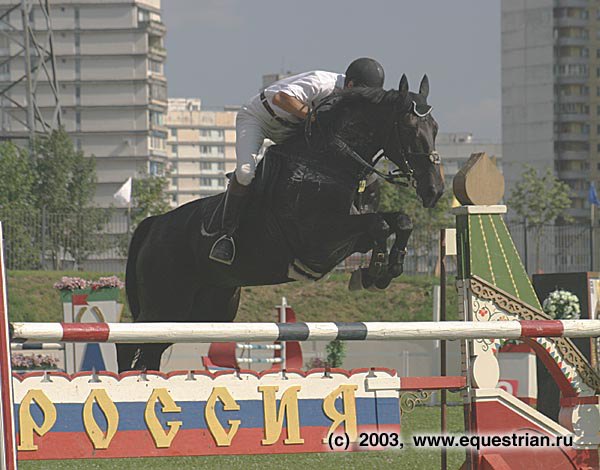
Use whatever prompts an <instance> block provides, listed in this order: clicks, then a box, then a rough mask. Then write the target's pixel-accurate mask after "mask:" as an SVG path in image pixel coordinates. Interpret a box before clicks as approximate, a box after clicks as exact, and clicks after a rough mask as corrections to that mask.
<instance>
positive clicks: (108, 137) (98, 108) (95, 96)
mask: <svg viewBox="0 0 600 470" xmlns="http://www.w3.org/2000/svg"><path fill="white" fill-rule="evenodd" d="M16 3H20V1H17V0H0V11H6V10H7V9H9V8H10V6H12V5H14V4H16ZM160 8H161V3H160V0H110V1H104V0H52V1H51V2H50V17H51V22H52V29H53V35H54V52H55V56H56V75H57V78H58V83H59V94H60V101H61V105H62V112H63V124H64V127H65V128H66V130H67V131H68V132H69V134H70V135H71V136H72V138H73V140H74V142H75V145H76V146H77V148H79V149H82V150H83V151H84V152H85V153H86V155H94V156H95V157H96V173H97V177H98V185H97V189H96V196H95V202H96V204H98V205H100V206H108V205H110V204H113V203H114V199H113V194H114V193H115V191H117V190H118V188H119V187H120V186H121V185H122V184H123V182H124V181H125V180H126V179H127V178H128V177H130V176H135V175H139V174H144V173H148V174H160V173H162V172H163V171H164V167H165V164H166V161H167V148H166V142H167V128H166V126H165V114H166V108H167V81H166V78H165V75H164V62H165V59H166V51H165V47H164V42H163V41H164V36H165V33H166V28H165V26H164V25H163V23H162V20H161V9H160ZM41 13H42V12H41V11H40V10H39V8H37V7H34V8H33V10H32V13H31V15H30V22H32V23H33V25H34V28H45V27H46V26H45V22H44V21H42V15H41ZM8 21H9V23H10V25H11V26H13V27H14V28H16V30H17V31H15V32H10V30H9V29H7V28H6V27H5V28H4V29H5V32H8V34H11V35H15V36H18V35H19V34H20V33H19V31H20V30H21V29H22V20H21V14H20V11H19V10H18V9H17V10H16V11H14V12H12V13H11V15H10V16H9V18H8ZM16 47H17V46H16V44H14V43H13V42H12V41H8V39H6V37H3V36H2V35H0V63H2V62H4V61H5V60H6V59H7V58H8V57H10V56H11V55H12V54H14V53H15V51H16V50H17V49H16ZM23 63H24V61H11V62H10V67H4V68H2V69H1V70H0V87H4V86H7V85H8V84H10V82H12V81H15V80H16V78H17V77H20V76H22V75H23V73H24V65H23ZM24 86H25V85H24V83H20V84H17V85H16V86H14V87H13V88H12V89H11V92H10V93H11V95H12V98H14V99H15V100H18V101H19V102H24V90H25V88H24ZM37 103H38V105H39V106H41V108H42V113H44V112H48V111H46V110H45V109H44V107H45V106H49V105H50V104H51V100H50V95H49V89H47V88H46V89H44V88H43V87H40V89H38V90H37ZM49 109H50V108H48V110H49ZM23 117H24V116H19V114H18V112H17V111H16V110H15V109H11V103H10V101H7V100H4V101H2V102H1V103H0V126H2V128H1V129H0V132H2V131H6V132H19V131H21V130H24V129H23V127H22V126H21V124H20V123H19V119H18V118H23Z"/></svg>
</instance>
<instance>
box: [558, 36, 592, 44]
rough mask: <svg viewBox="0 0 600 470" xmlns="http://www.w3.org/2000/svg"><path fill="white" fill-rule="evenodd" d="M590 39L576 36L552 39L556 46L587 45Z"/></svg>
mask: <svg viewBox="0 0 600 470" xmlns="http://www.w3.org/2000/svg"><path fill="white" fill-rule="evenodd" d="M589 42H590V40H589V39H588V38H576V37H558V38H556V39H555V41H554V45H556V46H587V45H588V44H589Z"/></svg>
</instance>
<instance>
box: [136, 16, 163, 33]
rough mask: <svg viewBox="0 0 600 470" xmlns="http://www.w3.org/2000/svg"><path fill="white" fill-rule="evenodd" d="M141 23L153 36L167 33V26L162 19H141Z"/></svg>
mask: <svg viewBox="0 0 600 470" xmlns="http://www.w3.org/2000/svg"><path fill="white" fill-rule="evenodd" d="M139 25H140V27H141V28H143V29H145V30H146V31H147V32H148V34H151V35H153V36H164V35H165V34H166V33H167V27H166V26H165V25H164V24H163V23H162V22H160V21H156V20H152V19H149V20H147V21H140V22H139Z"/></svg>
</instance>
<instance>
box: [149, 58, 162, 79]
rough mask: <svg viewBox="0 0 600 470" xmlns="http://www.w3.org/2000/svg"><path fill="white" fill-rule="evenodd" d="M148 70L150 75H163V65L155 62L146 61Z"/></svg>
mask: <svg viewBox="0 0 600 470" xmlns="http://www.w3.org/2000/svg"><path fill="white" fill-rule="evenodd" d="M148 70H149V71H150V72H152V73H158V74H161V75H162V73H163V63H162V62H159V61H157V60H152V59H148Z"/></svg>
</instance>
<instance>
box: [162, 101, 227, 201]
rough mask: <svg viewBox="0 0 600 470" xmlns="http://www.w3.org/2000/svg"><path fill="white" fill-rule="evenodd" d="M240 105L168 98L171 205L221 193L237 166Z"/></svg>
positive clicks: (167, 123) (167, 122)
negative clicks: (216, 106)
mask: <svg viewBox="0 0 600 470" xmlns="http://www.w3.org/2000/svg"><path fill="white" fill-rule="evenodd" d="M237 109H238V108H237V107H227V108H224V109H221V110H204V109H201V102H200V100H199V99H188V98H174V99H169V108H168V113H167V120H166V125H167V127H168V129H169V138H168V154H169V162H170V165H169V167H170V174H169V176H170V178H171V183H170V186H169V194H170V195H171V200H172V205H174V206H180V205H182V204H185V203H186V202H189V201H192V200H194V199H198V198H202V197H206V196H212V195H213V194H218V193H221V192H223V191H225V189H226V188H227V180H226V177H225V174H226V173H228V172H231V171H234V170H235V161H236V160H235V118H236V116H237Z"/></svg>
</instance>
